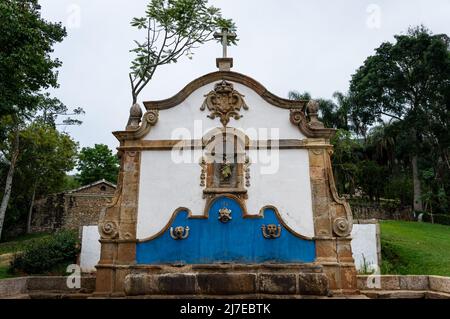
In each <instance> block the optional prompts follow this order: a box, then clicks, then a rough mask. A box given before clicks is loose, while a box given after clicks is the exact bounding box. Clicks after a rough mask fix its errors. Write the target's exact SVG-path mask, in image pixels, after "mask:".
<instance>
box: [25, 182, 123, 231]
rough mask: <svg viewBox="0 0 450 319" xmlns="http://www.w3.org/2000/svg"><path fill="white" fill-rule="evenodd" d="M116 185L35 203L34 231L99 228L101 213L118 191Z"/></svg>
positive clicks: (105, 184)
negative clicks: (84, 227) (97, 226)
mask: <svg viewBox="0 0 450 319" xmlns="http://www.w3.org/2000/svg"><path fill="white" fill-rule="evenodd" d="M115 189H116V188H115V185H113V184H111V183H108V182H106V181H99V182H97V183H94V184H91V185H87V186H84V187H81V188H79V189H76V190H72V191H68V192H65V193H60V194H53V195H49V196H47V197H46V198H43V199H40V200H38V201H36V203H35V205H34V207H33V215H32V221H31V232H32V233H38V232H54V231H57V230H59V229H79V228H80V227H81V226H88V225H97V224H98V221H99V218H100V212H101V210H102V208H103V207H105V206H107V205H108V204H109V203H110V201H111V199H112V197H113V195H114V192H115Z"/></svg>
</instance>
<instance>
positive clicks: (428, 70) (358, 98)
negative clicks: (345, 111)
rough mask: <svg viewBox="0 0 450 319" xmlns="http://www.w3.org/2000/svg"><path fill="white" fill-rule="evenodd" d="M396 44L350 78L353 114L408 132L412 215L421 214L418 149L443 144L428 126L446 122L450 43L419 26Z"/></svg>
mask: <svg viewBox="0 0 450 319" xmlns="http://www.w3.org/2000/svg"><path fill="white" fill-rule="evenodd" d="M395 40H396V42H395V43H389V42H386V43H383V44H382V45H381V46H380V47H379V48H378V49H376V53H375V55H373V56H370V57H369V58H367V60H366V61H365V62H364V65H363V66H361V67H360V68H359V70H358V71H357V72H356V74H355V75H353V77H352V80H351V84H350V95H351V97H352V108H353V110H352V113H353V114H355V116H357V117H359V118H360V119H361V121H362V122H364V123H365V124H366V125H371V124H373V123H375V122H383V121H385V120H387V119H390V120H393V121H400V122H402V126H403V128H404V129H405V130H408V132H409V134H410V136H411V141H412V143H411V144H410V163H411V168H412V177H413V184H414V209H415V210H416V211H421V210H423V205H422V191H421V180H420V171H419V154H420V151H421V146H422V145H423V141H424V139H425V138H426V136H427V135H428V134H432V135H433V136H435V137H436V138H439V137H440V138H441V139H442V138H443V136H442V134H441V135H439V134H435V131H436V128H435V129H434V131H433V132H432V131H431V130H432V128H431V127H432V124H430V123H431V122H434V123H436V122H439V121H441V122H445V119H447V120H448V108H446V105H447V106H448V100H447V99H448V98H449V95H447V93H446V92H449V87H450V51H449V41H448V37H446V36H444V35H433V34H432V33H431V32H430V31H429V30H427V29H426V28H425V27H423V26H420V27H416V28H413V29H410V30H409V31H408V33H407V34H406V35H397V36H395ZM430 113H431V114H434V115H439V120H438V121H430V120H431V117H430ZM447 125H448V124H447ZM440 128H441V131H442V127H440ZM447 138H448V134H447ZM438 144H439V141H438ZM447 154H448V153H447ZM442 156H444V154H443V155H442Z"/></svg>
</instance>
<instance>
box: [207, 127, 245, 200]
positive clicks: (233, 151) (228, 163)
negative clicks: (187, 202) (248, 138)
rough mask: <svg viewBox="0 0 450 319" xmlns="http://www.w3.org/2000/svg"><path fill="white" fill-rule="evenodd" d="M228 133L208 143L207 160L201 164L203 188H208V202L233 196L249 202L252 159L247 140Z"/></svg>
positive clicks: (219, 135) (217, 136) (219, 134)
mask: <svg viewBox="0 0 450 319" xmlns="http://www.w3.org/2000/svg"><path fill="white" fill-rule="evenodd" d="M226 131H227V130H226V129H223V130H219V132H218V133H217V134H216V135H214V136H213V137H212V138H211V139H210V140H209V142H208V143H207V146H206V150H205V156H204V157H203V158H202V159H201V161H200V166H201V167H202V171H201V175H200V186H202V187H205V189H204V191H203V193H204V197H205V198H210V199H212V198H214V197H215V196H217V195H219V194H233V195H235V196H237V197H239V198H242V199H246V198H247V189H246V187H249V186H250V158H249V157H248V156H247V154H246V151H245V139H241V138H240V137H239V136H237V135H236V134H233V133H229V132H228V133H227V132H226Z"/></svg>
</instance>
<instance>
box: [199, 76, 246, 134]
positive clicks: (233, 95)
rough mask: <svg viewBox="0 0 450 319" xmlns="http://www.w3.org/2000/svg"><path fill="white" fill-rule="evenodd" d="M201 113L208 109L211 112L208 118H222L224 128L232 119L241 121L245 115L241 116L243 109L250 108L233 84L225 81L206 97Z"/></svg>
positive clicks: (218, 84)
mask: <svg viewBox="0 0 450 319" xmlns="http://www.w3.org/2000/svg"><path fill="white" fill-rule="evenodd" d="M205 97H206V99H205V101H204V102H203V105H202V107H201V108H200V110H201V111H205V110H206V108H208V110H209V111H210V112H211V114H210V115H208V118H210V119H212V120H213V119H215V118H216V117H219V118H220V122H221V123H222V125H223V126H224V127H226V126H227V125H228V123H229V122H230V119H231V118H234V119H235V120H239V119H240V118H242V117H243V115H241V114H239V112H240V111H241V109H242V108H243V109H244V110H248V106H247V104H246V103H245V101H244V99H243V98H244V95H242V94H241V93H239V92H238V91H236V90H235V89H234V87H233V84H231V83H229V82H227V81H225V80H223V81H222V82H220V83H217V84H216V85H215V86H214V90H213V91H211V92H209V93H208V94H207V95H205Z"/></svg>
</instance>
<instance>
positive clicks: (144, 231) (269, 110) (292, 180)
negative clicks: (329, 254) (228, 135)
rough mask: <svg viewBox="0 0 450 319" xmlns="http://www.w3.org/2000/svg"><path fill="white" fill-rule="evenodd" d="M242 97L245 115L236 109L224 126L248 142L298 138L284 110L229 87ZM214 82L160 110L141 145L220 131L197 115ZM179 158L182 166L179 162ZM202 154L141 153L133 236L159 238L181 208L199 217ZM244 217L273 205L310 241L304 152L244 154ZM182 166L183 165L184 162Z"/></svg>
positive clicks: (216, 122)
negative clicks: (247, 171) (246, 176)
mask: <svg viewBox="0 0 450 319" xmlns="http://www.w3.org/2000/svg"><path fill="white" fill-rule="evenodd" d="M233 84H234V88H235V89H236V90H237V91H238V92H240V93H241V94H243V95H245V97H244V100H245V102H246V104H247V105H248V107H249V110H248V111H246V110H243V109H241V111H240V114H241V115H243V117H242V118H241V119H239V120H237V121H236V120H235V119H231V120H230V123H229V124H228V127H235V128H238V129H240V130H241V131H243V132H244V133H245V134H247V136H248V137H249V138H250V139H251V140H267V139H274V140H277V139H304V138H305V137H304V136H303V135H302V133H301V132H300V130H299V129H298V127H296V126H295V125H293V124H291V123H290V121H289V110H286V109H282V108H279V107H276V106H273V105H270V104H269V103H267V102H266V101H265V100H264V99H262V98H261V97H260V96H259V95H258V94H257V93H256V92H254V91H253V90H251V89H250V88H248V87H246V86H243V85H240V84H237V83H233ZM213 88H214V83H211V84H208V85H205V86H203V87H201V88H199V89H198V90H196V91H195V92H193V93H192V94H191V95H190V96H189V97H188V98H187V99H186V100H185V101H183V102H182V103H181V104H180V105H178V106H175V107H173V108H170V109H167V110H162V111H160V114H159V120H158V123H157V124H156V125H155V126H154V127H152V129H151V131H150V133H149V134H148V135H147V136H146V137H145V139H146V140H169V139H172V140H174V139H176V140H178V139H201V138H202V137H203V136H204V135H205V134H206V133H207V132H208V131H210V130H212V129H215V128H218V127H220V126H221V124H220V121H219V119H218V118H216V119H214V120H211V119H210V118H208V117H207V115H209V114H210V112H209V111H208V110H205V111H203V112H202V111H200V107H201V105H202V104H203V101H204V99H205V94H207V93H209V92H210V91H211V90H213ZM183 155H184V156H185V158H186V159H188V160H187V161H185V162H184V163H179V162H180V157H182V156H183ZM201 156H202V153H201V151H200V154H199V153H198V152H197V153H195V154H193V152H191V151H189V152H184V153H183V152H182V153H177V155H175V157H174V155H173V153H172V152H171V151H144V152H143V153H142V161H141V170H140V171H141V177H140V186H139V207H138V223H137V237H138V239H145V238H148V237H151V236H153V235H155V234H157V233H159V232H160V231H161V230H162V229H163V228H164V227H165V226H166V225H167V223H168V222H169V221H170V218H171V216H172V214H173V212H174V211H175V210H176V209H177V208H179V207H185V208H187V209H189V210H191V211H192V213H193V214H194V215H201V214H203V211H204V208H205V205H206V202H205V200H204V199H203V193H202V192H203V187H201V186H200V174H201V167H200V165H199V164H198V163H199V159H200V158H201ZM249 156H250V159H251V161H252V165H251V167H250V176H251V178H250V183H251V186H250V187H248V188H247V189H248V200H247V201H246V205H247V210H248V213H249V214H258V213H259V211H260V210H261V208H263V207H264V206H268V205H270V206H275V207H276V208H277V209H278V210H279V212H280V214H281V216H282V218H283V220H284V222H285V223H286V224H287V225H288V226H289V227H290V228H292V229H293V230H294V231H295V232H297V233H299V234H301V235H303V236H307V237H314V224H313V214H312V199H311V186H310V176H309V157H308V151H307V150H302V149H296V150H279V151H278V150H277V151H271V153H268V151H266V150H260V151H250V153H249ZM186 162H188V163H186Z"/></svg>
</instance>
